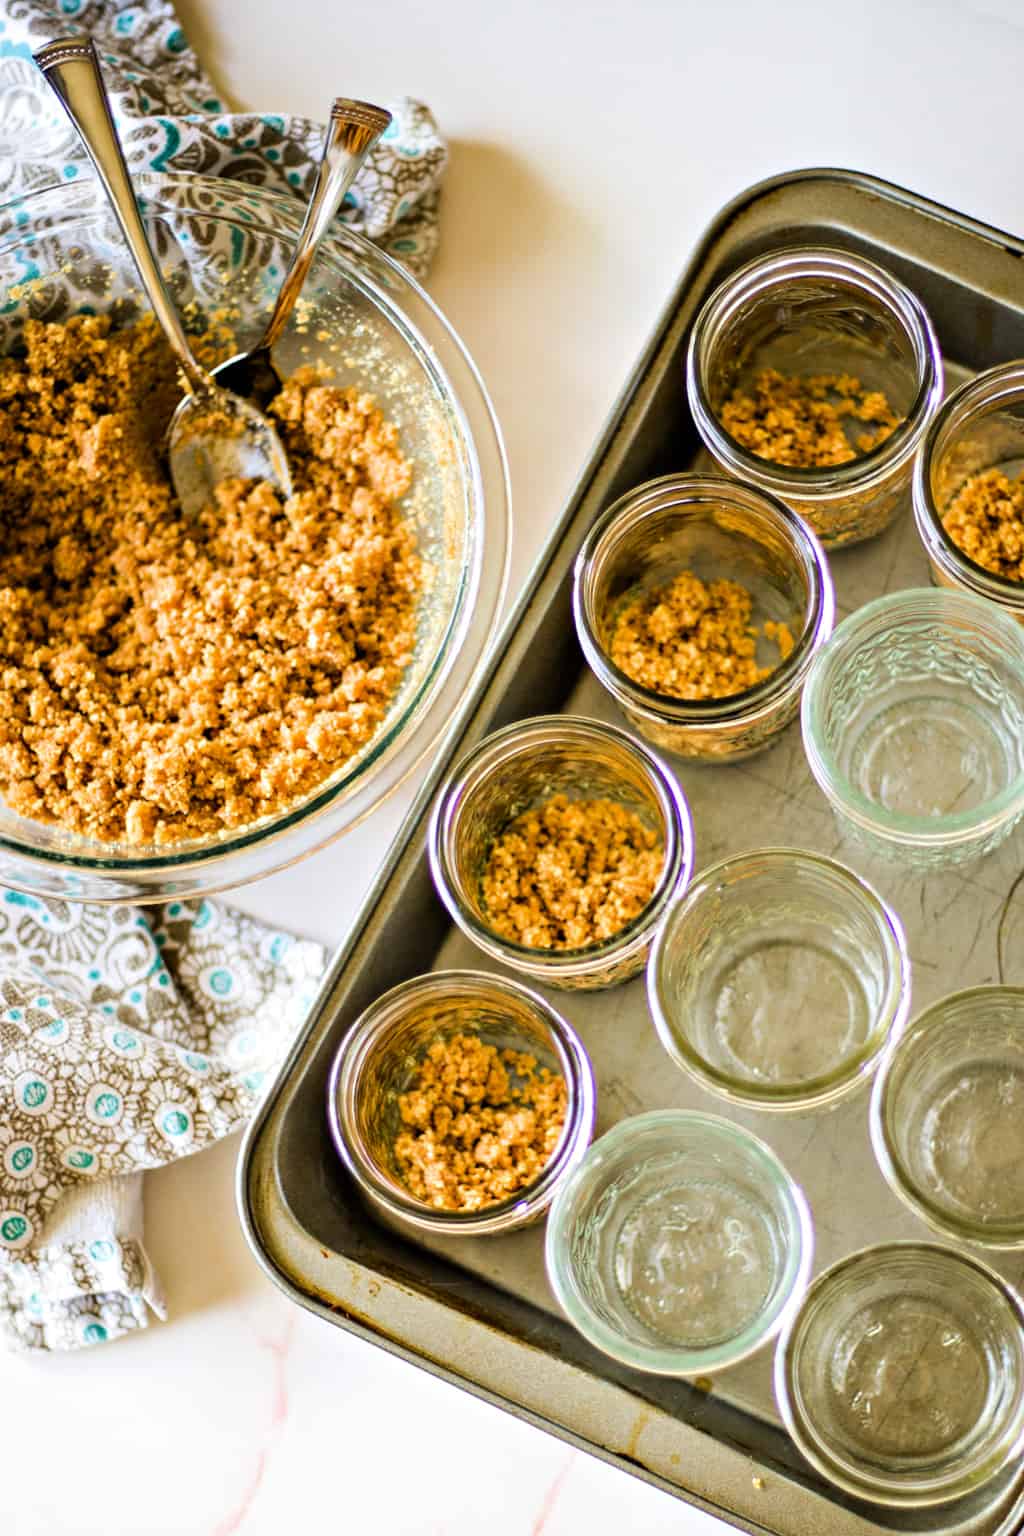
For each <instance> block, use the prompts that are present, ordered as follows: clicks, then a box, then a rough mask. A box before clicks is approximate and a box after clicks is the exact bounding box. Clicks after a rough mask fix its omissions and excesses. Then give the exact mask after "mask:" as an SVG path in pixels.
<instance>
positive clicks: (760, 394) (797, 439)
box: [721, 368, 903, 469]
mask: <svg viewBox="0 0 1024 1536" xmlns="http://www.w3.org/2000/svg"><path fill="white" fill-rule="evenodd" d="M721 420H722V425H723V427H725V429H726V431H727V432H728V433H729V434H730V435H731V436H732V437H734V438H735V440H736V441H737V442H738V443H739V444H740V447H741V448H746V449H747V450H748V451H749V452H750V453H753V454H756V456H757V457H758V458H759V459H768V460H770V461H771V463H773V464H784V465H788V466H789V467H790V468H792V469H821V468H825V467H827V466H829V465H834V464H848V463H849V462H850V461H851V460H853V459H856V458H858V457H859V456H860V455H861V454H865V453H870V452H871V450H872V449H873V448H878V447H879V446H880V445H881V444H882V443H884V442H885V440H886V438H887V437H890V436H891V435H892V433H893V432H894V431H895V430H896V428H897V427H898V426H899V424H900V422H901V421H902V420H903V418H902V417H901V416H900V415H899V414H898V413H897V412H896V411H894V410H893V408H892V406H891V405H890V404H889V401H888V399H887V398H886V396H885V395H884V394H883V393H882V391H881V390H880V389H867V388H865V386H864V385H863V384H862V383H861V381H860V380H859V379H857V378H854V377H853V376H852V375H851V374H847V373H841V374H840V373H819V374H814V375H812V376H810V377H806V378H804V377H801V376H799V375H796V374H784V373H779V372H778V370H777V369H775V368H764V369H762V371H761V372H760V373H759V374H758V375H757V377H756V378H755V379H754V382H753V385H752V387H750V388H739V389H736V390H734V391H733V393H732V395H731V396H730V398H729V399H728V400H727V401H726V403H725V405H724V406H723V407H722V412H721ZM865 429H866V430H865Z"/></svg>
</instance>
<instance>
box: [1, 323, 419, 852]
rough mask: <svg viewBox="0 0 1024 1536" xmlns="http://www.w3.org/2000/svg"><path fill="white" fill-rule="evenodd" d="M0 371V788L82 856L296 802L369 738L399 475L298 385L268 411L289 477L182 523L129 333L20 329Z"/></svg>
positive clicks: (401, 465)
mask: <svg viewBox="0 0 1024 1536" xmlns="http://www.w3.org/2000/svg"><path fill="white" fill-rule="evenodd" d="M24 336H25V344H26V352H25V355H24V356H21V357H14V356H12V357H7V358H4V359H3V360H2V361H0V473H2V478H3V490H2V493H0V495H2V517H0V556H2V560H0V794H2V795H3V797H4V799H5V801H6V802H7V805H8V806H9V807H10V808H11V809H12V810H13V811H15V812H18V813H20V814H21V815H23V816H27V817H32V818H34V819H36V820H38V821H44V822H50V823H54V824H56V825H59V826H61V827H63V828H65V829H66V830H67V831H69V832H73V833H78V834H82V835H84V836H86V837H89V838H95V839H98V840H100V841H102V842H110V843H128V844H136V845H153V844H157V845H163V844H169V843H176V842H179V841H181V840H183V839H190V838H196V837H209V836H212V835H217V834H220V833H223V832H226V831H230V830H231V829H232V828H237V827H241V826H244V825H246V824H248V823H251V822H254V821H258V820H260V819H262V818H264V817H267V816H270V815H272V814H275V813H277V812H280V811H282V810H284V809H285V808H287V807H288V806H290V805H292V804H294V803H296V802H297V801H299V800H301V799H303V798H305V797H307V796H308V795H310V794H311V793H312V792H313V791H314V790H316V789H317V788H318V787H319V786H320V785H321V784H322V783H323V782H324V781H325V780H326V779H328V778H329V777H330V776H331V775H332V774H333V773H334V772H335V771H336V770H337V769H338V768H339V767H340V766H341V765H343V764H344V763H346V762H347V761H348V759H350V758H351V757H353V756H354V755H355V754H356V753H358V752H359V751H360V750H361V749H362V748H364V747H365V746H366V745H367V744H368V743H369V742H370V740H371V739H372V738H373V736H374V735H375V734H376V732H377V731H378V729H379V728H380V726H381V725H382V723H383V722H384V720H385V718H386V716H387V714H388V712H389V710H390V708H391V705H392V702H393V700H394V698H395V696H396V693H397V691H398V689H399V686H400V683H401V681H402V677H403V674H404V673H405V671H406V669H407V667H408V666H409V663H410V661H411V659H412V656H413V651H414V647H415V643H416V628H417V622H416V620H417V606H418V598H419V593H420V589H421V586H422V571H421V561H420V557H419V555H418V554H417V550H416V540H415V535H414V532H413V530H412V528H411V526H410V523H409V522H408V520H407V519H406V518H405V517H404V516H403V514H402V511H401V508H400V505H399V503H400V501H401V498H402V497H403V496H404V494H405V493H406V491H407V490H408V489H409V486H410V483H411V479H412V469H411V466H410V464H409V463H408V461H407V460H406V459H405V458H404V456H403V454H402V452H401V448H400V446H399V441H398V433H397V430H396V428H395V427H394V426H393V425H391V424H390V423H388V422H387V421H385V420H384V419H383V417H382V416H381V413H380V412H379V411H378V410H377V409H376V408H375V406H374V404H373V401H372V400H371V399H369V398H368V397H367V396H365V395H362V394H360V393H359V391H358V390H353V389H339V388H334V387H331V386H330V385H327V384H325V383H324V382H323V381H322V380H321V379H320V378H319V377H318V376H317V375H315V374H314V373H313V372H312V371H311V370H307V371H305V372H303V373H300V374H297V375H295V376H294V377H293V378H291V379H289V380H288V381H287V382H286V383H285V385H284V387H283V388H282V390H281V393H280V394H279V395H278V397H277V398H276V399H275V400H274V402H273V404H272V406H271V408H270V410H271V414H272V415H273V416H274V417H275V418H276V420H275V425H276V426H277V428H278V430H279V433H280V435H281V438H282V441H283V444H284V447H285V450H286V452H287V455H288V460H289V464H290V466H291V471H292V478H293V483H294V494H293V495H292V496H291V497H289V498H288V499H287V500H286V501H283V500H282V499H281V497H280V496H279V494H278V492H277V491H276V489H275V488H274V487H273V486H271V485H269V484H267V483H264V482H260V481H242V480H237V481H229V482H225V483H224V484H222V485H220V486H218V487H217V488H216V492H215V496H214V499H213V501H212V503H211V505H210V506H209V507H208V508H207V509H206V511H205V512H203V514H202V515H201V516H200V517H198V518H185V517H183V515H182V513H181V510H180V508H179V506H178V504H177V502H176V500H175V497H174V492H173V489H172V486H171V482H170V479H169V476H168V473H167V468H166V465H165V464H164V463H163V461H162V456H161V453H160V445H161V443H162V440H163V436H164V432H165V429H166V426H167V422H168V420H169V418H170V415H171V413H172V411H173V409H174V406H175V404H176V402H177V399H178V396H179V394H180V386H179V384H178V382H177V379H176V374H175V365H174V360H173V358H172V356H171V354H170V351H169V349H168V348H167V345H166V343H165V342H164V340H163V338H162V337H161V336H160V335H159V333H158V331H157V328H156V325H155V323H154V322H153V320H152V317H146V318H144V319H142V320H141V321H139V322H138V323H137V324H135V325H130V326H128V327H126V328H125V329H123V330H120V331H114V330H112V329H111V325H110V321H109V319H108V318H107V317H104V316H79V317H76V318H74V319H71V320H69V321H67V322H66V323H65V324H43V323H42V322H39V321H29V322H28V323H27V324H26V326H25V332H24Z"/></svg>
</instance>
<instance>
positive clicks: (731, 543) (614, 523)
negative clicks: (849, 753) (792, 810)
mask: <svg viewBox="0 0 1024 1536" xmlns="http://www.w3.org/2000/svg"><path fill="white" fill-rule="evenodd" d="M683 571H690V572H692V573H693V574H694V575H696V576H699V577H700V578H701V580H702V581H705V582H711V581H714V580H718V579H719V578H728V579H730V580H732V581H736V582H739V583H740V584H741V585H742V586H744V587H745V588H746V589H747V591H748V592H749V593H750V596H751V599H752V603H753V606H752V610H751V621H752V624H753V626H754V627H755V628H756V629H757V630H758V631H761V632H763V631H764V629H765V627H766V625H768V624H770V623H771V624H784V625H785V626H786V627H787V628H788V630H789V632H790V635H791V637H792V640H793V648H792V650H791V651H789V653H788V654H787V655H785V656H782V655H781V654H780V651H779V649H778V648H777V647H776V646H775V645H774V643H772V642H769V641H768V640H767V639H765V638H764V635H763V633H762V634H761V635H760V638H759V640H758V655H757V660H758V662H759V663H760V664H761V665H762V666H766V667H771V669H772V670H771V671H770V673H769V675H768V676H767V677H766V678H764V679H763V680H762V681H761V682H759V683H756V684H755V685H754V686H753V687H752V688H747V689H745V690H744V691H743V692H742V693H736V694H731V695H727V696H726V697H724V698H710V699H677V698H671V697H669V696H668V695H666V694H660V693H655V692H652V690H651V689H649V688H645V687H643V686H642V684H640V683H638V682H635V681H634V680H633V679H632V678H631V677H629V676H627V674H626V673H625V672H623V671H622V670H621V669H620V668H619V667H618V666H616V664H615V662H614V661H612V659H611V654H610V650H611V645H612V639H613V635H614V630H615V624H616V619H617V616H618V614H619V613H620V612H621V609H622V606H623V603H624V602H625V601H626V600H627V599H629V598H632V597H635V596H638V595H640V594H642V593H643V592H645V591H649V590H650V589H651V588H653V587H658V586H661V585H662V584H664V583H667V582H671V581H672V580H673V578H674V577H676V576H678V575H679V574H680V573H681V572H683ZM573 615H574V618H575V621H576V633H577V635H578V636H579V641H580V645H581V647H582V649H583V654H584V655H585V657H586V659H587V662H588V664H589V665H590V667H591V670H592V671H593V672H594V673H595V675H596V676H597V678H598V680H599V681H600V682H601V683H603V685H604V687H605V688H607V690H608V692H609V693H610V694H611V695H612V697H613V698H614V699H615V700H616V702H617V703H618V704H619V706H620V707H621V709H622V711H623V713H624V714H625V716H626V718H627V720H628V721H629V723H630V724H631V725H633V726H635V727H636V729H637V730H638V731H639V732H640V734H641V735H643V736H645V737H646V738H647V739H648V741H651V742H653V743H654V744H655V746H659V747H664V748H665V749H666V750H667V751H669V752H676V753H678V754H679V755H680V756H681V757H694V758H705V759H708V760H711V761H715V762H722V761H726V760H729V759H732V758H738V757H749V756H750V755H751V754H752V753H754V752H759V751H761V750H762V749H763V748H764V747H767V746H768V745H770V743H771V742H772V741H773V740H774V738H775V737H776V736H777V735H778V733H779V732H780V731H781V730H783V729H784V727H785V726H786V725H788V724H789V722H790V721H791V720H792V719H793V717H794V716H795V714H796V712H797V710H798V709H799V707H800V692H801V689H802V688H803V684H804V680H805V678H806V677H807V673H808V670H809V669H810V665H811V662H812V661H813V659H814V656H815V654H816V653H817V651H818V650H819V649H820V647H821V646H822V645H823V644H824V642H825V641H826V640H827V639H828V637H829V635H830V634H831V633H832V625H833V623H834V621H835V597H834V594H833V589H832V578H831V576H830V574H829V569H828V561H827V560H826V558H825V554H824V551H823V550H822V548H821V545H820V544H819V542H818V540H817V539H816V538H815V536H814V535H813V533H811V532H810V530H809V529H808V528H807V526H806V525H805V524H804V523H803V522H802V521H801V519H800V518H799V517H797V516H796V515H795V513H793V512H790V510H789V509H788V507H785V506H783V504H782V503H781V502H780V501H777V500H776V499H775V498H774V497H771V496H766V495H765V494H764V493H763V492H761V491H758V490H755V489H753V488H752V487H751V486H748V485H741V484H739V483H738V482H736V481H735V480H728V479H726V478H725V477H724V476H722V475H665V476H664V477H663V478H661V479H659V480H651V481H648V482H647V484H645V485H641V486H638V487H637V489H636V490H634V491H629V492H628V493H627V494H626V495H625V496H623V497H621V499H620V500H619V501H617V502H615V503H614V505H612V506H611V507H609V508H608V509H607V511H605V512H603V513H602V515H601V516H600V517H599V518H598V519H597V521H596V522H595V524H594V526H593V528H591V530H590V532H589V533H588V534H587V537H586V538H585V540H584V541H583V545H582V547H581V549H580V552H579V555H578V556H577V559H576V571H575V577H574V584H573Z"/></svg>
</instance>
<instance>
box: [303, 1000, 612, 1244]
mask: <svg viewBox="0 0 1024 1536" xmlns="http://www.w3.org/2000/svg"><path fill="white" fill-rule="evenodd" d="M474 990H476V991H479V992H481V993H484V992H490V993H491V994H497V995H498V996H502V995H503V996H504V997H506V998H511V999H514V1000H515V1001H516V1002H517V1003H518V1004H520V1005H525V1006H526V1008H527V1009H528V1010H529V1012H530V1013H532V1015H533V1016H534V1018H535V1019H536V1020H537V1021H538V1022H539V1023H540V1024H542V1025H543V1026H544V1028H545V1029H546V1030H547V1032H548V1035H549V1037H550V1039H551V1044H552V1048H553V1050H554V1053H555V1055H556V1057H557V1058H558V1064H559V1070H560V1071H561V1073H562V1077H563V1079H564V1081H565V1088H566V1113H565V1122H564V1124H563V1127H562V1132H561V1134H560V1136H559V1138H558V1142H557V1143H556V1146H555V1148H554V1151H553V1152H552V1153H551V1156H550V1157H549V1158H548V1160H547V1162H546V1163H545V1165H544V1167H543V1168H542V1169H541V1171H540V1173H539V1174H538V1175H537V1177H536V1179H535V1180H534V1181H533V1182H532V1183H531V1184H528V1185H526V1186H524V1188H523V1189H521V1190H519V1191H518V1192H517V1193H516V1194H514V1195H510V1196H509V1197H508V1198H507V1199H505V1200H501V1201H495V1202H494V1203H493V1204H491V1205H486V1206H482V1207H481V1208H480V1209H479V1210H476V1211H442V1210H438V1209H436V1208H435V1207H433V1206H430V1205H427V1204H426V1202H425V1201H422V1200H418V1199H416V1197H415V1196H414V1195H413V1194H412V1193H411V1192H409V1191H406V1190H403V1189H402V1187H401V1185H400V1184H398V1183H397V1182H396V1181H393V1180H391V1179H387V1178H385V1177H383V1176H382V1174H381V1172H380V1170H379V1168H378V1165H377V1163H376V1160H375V1159H374V1158H373V1157H372V1156H371V1155H370V1153H369V1152H368V1150H367V1149H366V1147H365V1145H364V1141H363V1137H362V1135H361V1134H360V1133H359V1131H358V1128H357V1127H358V1121H357V1120H355V1119H354V1117H353V1116H351V1115H350V1114H348V1113H347V1112H346V1111H345V1107H344V1106H345V1102H346V1101H347V1100H349V1099H350V1098H353V1096H357V1095H358V1092H359V1087H360V1081H361V1075H362V1071H363V1069H364V1068H365V1065H366V1061H367V1058H368V1056H369V1054H370V1052H371V1050H372V1049H373V1047H374V1046H375V1045H376V1044H378V1043H379V1041H380V1039H381V1038H383V1037H386V1035H387V1033H388V1031H389V1030H391V1029H393V1028H394V1027H395V1026H396V1025H397V1024H398V1023H399V1022H401V1019H402V1017H403V1015H402V1013H401V1012H399V1011H397V1010H400V1009H401V1008H402V1006H403V1005H405V1004H408V1003H410V1002H412V1001H413V1000H416V1001H418V1000H420V999H421V998H423V997H429V996H430V995H431V994H436V995H437V996H439V997H444V996H446V995H448V996H451V995H452V994H453V993H455V994H458V993H459V992H460V991H461V992H462V993H463V994H464V995H466V996H470V995H471V994H472V992H473V991H474ZM596 1113H597V1086H596V1080H595V1077H594V1069H593V1066H592V1064H591V1061H590V1057H589V1055H588V1053H587V1051H586V1048H585V1047H584V1045H583V1043H582V1041H581V1040H580V1038H579V1036H578V1034H577V1033H576V1031H575V1029H574V1028H573V1026H572V1025H571V1024H570V1023H569V1021H568V1020H567V1019H565V1018H564V1017H563V1016H562V1015H561V1014H560V1013H559V1012H558V1010H557V1009H556V1008H554V1007H552V1005H551V1004H550V1003H549V1002H548V1001H547V1000H546V999H545V998H543V997H541V996H540V994H539V993H537V992H534V991H533V990H532V989H531V988H529V987H526V986H524V985H523V983H522V982H520V981H516V980H513V979H511V978H510V977H505V976H497V975H493V974H491V973H490V972H487V971H472V970H444V971H429V972H427V973H425V974H424V975H421V976H413V977H409V978H407V979H406V980H405V981H401V982H399V983H398V984H397V985H396V986H394V987H391V988H389V989H388V991H387V992H384V993H382V994H381V996H380V997H378V998H376V999H375V1000H374V1001H373V1002H372V1003H370V1004H369V1005H368V1006H367V1007H366V1008H365V1009H364V1010H363V1011H362V1013H361V1014H360V1015H359V1016H358V1018H357V1019H356V1020H355V1022H354V1023H353V1024H352V1025H351V1026H350V1028H349V1030H348V1031H347V1033H346V1035H345V1036H344V1038H343V1040H342V1042H341V1045H340V1046H339V1047H338V1050H337V1051H336V1053H335V1056H334V1060H333V1062H332V1064H331V1070H330V1073H329V1075H328V1081H327V1119H328V1126H329V1129H330V1133H331V1140H332V1141H333V1143H334V1147H335V1150H336V1151H337V1153H338V1155H339V1157H340V1158H341V1160H342V1162H343V1163H344V1165H345V1167H346V1168H347V1169H348V1171H349V1173H350V1174H351V1176H352V1177H353V1179H354V1180H355V1182H356V1184H357V1186H358V1187H359V1188H360V1189H361V1190H362V1191H363V1192H364V1193H365V1194H367V1195H368V1196H369V1197H370V1198H371V1199H373V1200H375V1201H376V1202H377V1204H378V1205H380V1206H381V1207H382V1208H383V1209H384V1210H386V1211H388V1212H389V1214H391V1215H392V1216H397V1217H399V1218H401V1219H404V1220H406V1221H409V1222H411V1223H412V1224H413V1225H415V1226H418V1227H419V1228H421V1229H422V1230H426V1231H432V1232H437V1233H445V1234H448V1235H450V1236H454V1235H461V1236H483V1235H485V1234H489V1233H494V1232H500V1231H508V1230H509V1229H510V1228H512V1227H515V1226H518V1225H521V1224H522V1221H523V1219H524V1218H528V1217H529V1216H530V1215H532V1214H537V1213H540V1212H542V1211H544V1210H545V1209H546V1208H547V1206H548V1205H549V1204H550V1202H551V1200H552V1199H553V1198H554V1195H555V1193H556V1191H557V1189H558V1187H559V1185H560V1184H561V1183H562V1181H563V1180H564V1179H565V1178H566V1176H567V1175H568V1174H569V1172H570V1171H571V1169H572V1168H573V1167H574V1166H575V1165H576V1163H577V1162H578V1161H579V1159H580V1158H582V1156H583V1154H584V1152H585V1151H586V1149H587V1146H588V1145H589V1143H590V1140H591V1137H592V1136H593V1132H594V1124H595V1121H596Z"/></svg>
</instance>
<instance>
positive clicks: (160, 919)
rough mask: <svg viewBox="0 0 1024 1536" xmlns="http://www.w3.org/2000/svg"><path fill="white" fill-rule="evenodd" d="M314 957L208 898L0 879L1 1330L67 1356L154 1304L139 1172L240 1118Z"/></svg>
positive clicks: (293, 1012)
mask: <svg viewBox="0 0 1024 1536" xmlns="http://www.w3.org/2000/svg"><path fill="white" fill-rule="evenodd" d="M323 964H324V952H323V949H322V947H321V946H320V945H319V944H313V943H310V942H307V941H302V940H298V939H294V938H292V937H291V935H289V934H286V933H280V932H277V931H275V930H273V929H268V928H266V927H264V925H263V924H262V923H258V922H256V921H255V919H253V918H251V917H247V916H246V915H245V914H243V913H241V912H236V911H234V910H232V909H230V908H228V907H223V906H220V905H219V904H218V903H215V902H211V901H172V902H170V903H167V904H165V905H163V906H157V907H149V908H147V909H146V911H145V912H143V911H140V910H139V909H137V908H134V907H101V906H89V905H83V904H81V903H72V902H65V901H62V900H42V899H39V898H37V897H33V896H25V895H22V894H21V893H20V892H18V891H12V890H6V889H4V888H2V887H0V1330H2V1332H3V1334H4V1336H5V1338H6V1340H7V1342H8V1343H9V1344H11V1345H12V1346H13V1347H15V1348H22V1349H26V1348H27V1349H77V1348H79V1347H81V1346H83V1345H87V1344H95V1343H99V1342H102V1341H103V1340H104V1339H111V1338H116V1337H118V1336H119V1335H120V1334H124V1333H128V1332H130V1331H131V1330H133V1329H136V1328H144V1327H145V1326H146V1324H147V1321H148V1317H149V1312H150V1309H152V1310H153V1311H154V1312H156V1313H157V1315H159V1316H163V1315H164V1308H163V1301H162V1298H161V1295H160V1290H159V1286H158V1283H157V1281H156V1278H155V1276H154V1274H153V1272H152V1269H151V1266H150V1263H149V1259H148V1258H147V1256H146V1251H145V1248H144V1246H143V1242H142V1174H141V1170H142V1169H145V1168H157V1167H160V1166H161V1165H162V1164H164V1163H168V1162H170V1161H171V1160H172V1159H174V1158H177V1157H184V1156H186V1155H188V1154H189V1153H191V1152H198V1151H199V1150H200V1149H201V1148H202V1147H204V1146H207V1145H208V1144H209V1143H210V1142H212V1141H216V1140H218V1139H219V1138H220V1137H221V1136H226V1135H228V1133H229V1132H231V1131H234V1130H236V1129H238V1128H239V1127H240V1126H242V1125H243V1124H244V1123H245V1121H246V1120H247V1119H248V1118H249V1116H250V1115H251V1113H252V1111H253V1108H254V1107H255V1105H256V1102H257V1100H258V1098H259V1094H260V1089H261V1085H262V1082H263V1079H264V1076H265V1074H266V1073H267V1072H268V1071H269V1070H270V1069H271V1068H272V1067H273V1066H274V1065H275V1064H276V1063H277V1062H278V1061H279V1060H280V1058H281V1056H282V1055H283V1053H284V1050H285V1048H286V1047H287V1045H288V1043H289V1041H290V1040H291V1039H292V1037H293V1036H294V1034H295V1032H296V1030H297V1028H298V1026H299V1024H300V1023H301V1021H302V1019H303V1018H304V1016H305V1014H306V1012H307V1010H308V1008H309V1004H310V1002H311V1000H312V997H313V994H314V993H315V990H316V985H317V981H318V978H319V976H320V973H321V971H322V969H323Z"/></svg>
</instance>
